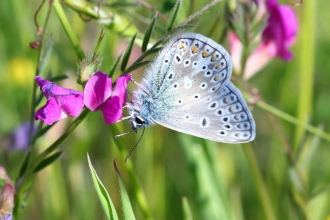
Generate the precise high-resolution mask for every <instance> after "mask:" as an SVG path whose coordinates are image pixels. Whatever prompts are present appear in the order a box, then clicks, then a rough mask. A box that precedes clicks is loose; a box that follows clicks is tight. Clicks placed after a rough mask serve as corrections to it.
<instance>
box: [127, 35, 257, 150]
mask: <svg viewBox="0 0 330 220" xmlns="http://www.w3.org/2000/svg"><path fill="white" fill-rule="evenodd" d="M231 73H232V61H231V58H230V56H229V54H228V52H227V51H226V50H225V49H224V48H223V47H222V46H221V45H219V44H218V43H216V42H214V41H213V40H212V39H210V38H207V37H205V36H203V35H201V34H197V33H181V34H177V35H175V36H173V37H171V39H170V40H169V42H168V43H167V44H166V45H165V46H164V48H163V49H162V50H161V52H160V53H159V54H158V55H157V56H156V58H155V59H154V61H153V62H152V64H151V65H150V67H149V68H147V70H146V72H145V75H144V78H143V79H142V82H141V83H140V84H138V85H137V87H136V88H135V90H134V91H133V94H132V100H131V102H129V103H127V105H126V107H127V108H128V112H129V115H130V116H129V117H130V125H131V127H132V129H133V130H134V131H137V130H138V129H141V128H146V127H147V126H149V125H154V124H160V125H162V126H165V127H167V128H170V129H173V130H176V131H179V132H183V133H186V134H190V135H193V136H197V137H201V138H205V139H209V140H213V141H217V142H224V143H244V142H249V141H252V140H253V139H254V138H255V132H256V126H255V122H254V120H253V117H252V114H251V112H250V110H249V108H248V106H247V104H246V102H245V100H244V99H243V97H242V94H241V93H240V91H239V90H238V89H237V88H236V87H235V86H234V84H233V83H232V82H231V81H230V77H231Z"/></svg>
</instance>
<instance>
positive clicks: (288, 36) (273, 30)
mask: <svg viewBox="0 0 330 220" xmlns="http://www.w3.org/2000/svg"><path fill="white" fill-rule="evenodd" d="M266 5H267V11H268V13H269V17H268V24H267V26H266V28H265V30H264V31H263V33H262V40H263V43H264V44H265V45H267V44H269V43H273V44H275V47H276V56H278V57H280V58H282V59H283V60H285V61H289V60H291V59H292V54H291V52H290V51H289V49H288V47H289V46H291V45H292V44H293V43H294V42H295V40H296V34H297V30H298V21H297V17H296V15H295V13H294V11H293V10H292V9H291V8H290V7H289V6H284V5H279V4H278V3H277V0H268V1H267V3H266Z"/></svg>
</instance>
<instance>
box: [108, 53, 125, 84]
mask: <svg viewBox="0 0 330 220" xmlns="http://www.w3.org/2000/svg"><path fill="white" fill-rule="evenodd" d="M122 55H123V54H120V55H119V56H118V57H117V59H116V60H115V61H114V62H113V63H112V65H111V66H110V69H109V71H108V72H109V74H108V76H109V77H110V78H111V77H112V76H113V74H114V73H115V71H116V69H117V66H118V63H119V60H120V58H121V56H122Z"/></svg>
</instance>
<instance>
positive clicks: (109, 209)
mask: <svg viewBox="0 0 330 220" xmlns="http://www.w3.org/2000/svg"><path fill="white" fill-rule="evenodd" d="M87 160H88V166H89V169H90V171H91V176H92V179H93V183H94V187H95V189H96V192H97V195H98V197H99V199H100V201H101V204H102V207H103V210H104V212H105V214H106V216H107V219H110V220H118V219H119V218H118V215H117V212H116V209H115V207H114V205H113V203H112V201H111V198H110V196H109V194H108V192H107V190H106V189H105V187H104V185H103V184H102V182H101V180H100V179H99V177H98V176H97V173H96V171H95V169H94V167H93V165H92V163H91V160H90V158H89V155H88V154H87Z"/></svg>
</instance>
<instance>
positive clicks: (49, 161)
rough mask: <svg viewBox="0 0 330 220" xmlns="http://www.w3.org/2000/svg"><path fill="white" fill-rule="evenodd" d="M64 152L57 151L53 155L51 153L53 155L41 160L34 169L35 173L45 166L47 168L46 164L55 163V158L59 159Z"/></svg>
mask: <svg viewBox="0 0 330 220" xmlns="http://www.w3.org/2000/svg"><path fill="white" fill-rule="evenodd" d="M62 153H63V152H62V151H60V152H57V153H55V154H53V155H51V156H49V157H47V158H45V159H44V160H43V161H41V162H40V163H39V164H38V165H37V167H36V168H35V169H34V171H33V172H34V173H37V172H39V171H40V170H42V169H43V168H45V167H46V166H48V165H49V164H51V163H53V162H54V161H55V160H57V159H58V158H59V157H60V156H61V154H62Z"/></svg>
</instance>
